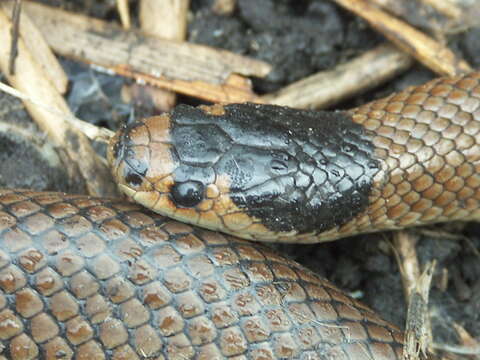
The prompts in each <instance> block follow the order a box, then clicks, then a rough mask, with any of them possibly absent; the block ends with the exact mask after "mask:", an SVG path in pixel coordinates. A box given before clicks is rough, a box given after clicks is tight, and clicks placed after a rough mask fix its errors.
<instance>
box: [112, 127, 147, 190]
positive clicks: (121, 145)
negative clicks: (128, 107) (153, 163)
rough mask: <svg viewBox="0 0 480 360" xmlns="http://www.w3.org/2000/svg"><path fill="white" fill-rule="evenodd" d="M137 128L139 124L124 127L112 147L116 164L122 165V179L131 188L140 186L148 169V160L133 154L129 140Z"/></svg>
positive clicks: (133, 150) (132, 146) (133, 145)
mask: <svg viewBox="0 0 480 360" xmlns="http://www.w3.org/2000/svg"><path fill="white" fill-rule="evenodd" d="M139 126H142V124H141V123H139V122H134V123H132V124H130V125H127V126H125V127H124V128H123V129H122V130H121V133H120V136H119V138H118V141H117V142H116V143H115V144H114V146H113V157H114V158H115V159H116V163H117V164H119V163H120V162H123V163H124V165H123V178H124V179H125V182H126V183H127V184H128V185H129V186H131V187H139V186H141V185H142V183H143V181H144V177H145V175H146V173H147V171H148V168H149V159H144V158H142V157H140V156H139V155H138V154H136V153H135V148H136V146H135V144H133V143H132V140H131V138H130V132H131V131H132V130H133V129H135V128H136V127H139ZM138 148H140V146H139V147H138Z"/></svg>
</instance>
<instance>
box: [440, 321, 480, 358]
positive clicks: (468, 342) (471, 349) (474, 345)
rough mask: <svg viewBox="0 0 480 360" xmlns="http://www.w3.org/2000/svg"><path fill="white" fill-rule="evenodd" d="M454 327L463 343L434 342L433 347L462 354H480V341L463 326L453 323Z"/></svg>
mask: <svg viewBox="0 0 480 360" xmlns="http://www.w3.org/2000/svg"><path fill="white" fill-rule="evenodd" d="M453 328H454V329H455V331H456V332H457V334H458V337H459V339H460V342H461V344H462V345H449V344H439V343H433V348H434V349H438V350H444V351H448V352H450V353H453V354H460V355H480V343H479V341H478V340H476V339H475V338H473V337H472V336H471V335H470V334H469V333H468V331H467V330H465V328H464V327H463V326H461V325H460V324H457V323H455V322H454V323H453Z"/></svg>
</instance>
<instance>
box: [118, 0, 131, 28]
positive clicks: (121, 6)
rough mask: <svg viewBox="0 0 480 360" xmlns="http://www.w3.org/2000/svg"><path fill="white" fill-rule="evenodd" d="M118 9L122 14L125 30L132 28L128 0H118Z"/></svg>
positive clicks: (121, 18) (121, 19)
mask: <svg viewBox="0 0 480 360" xmlns="http://www.w3.org/2000/svg"><path fill="white" fill-rule="evenodd" d="M117 11H118V14H119V15H120V21H121V22H122V27H123V28H124V29H125V30H128V29H130V26H131V21H130V10H129V6H128V0H117Z"/></svg>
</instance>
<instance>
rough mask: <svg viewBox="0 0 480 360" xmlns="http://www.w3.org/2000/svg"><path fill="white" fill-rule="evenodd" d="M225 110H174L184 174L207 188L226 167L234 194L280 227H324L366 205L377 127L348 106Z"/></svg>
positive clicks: (375, 167) (274, 228)
mask: <svg viewBox="0 0 480 360" xmlns="http://www.w3.org/2000/svg"><path fill="white" fill-rule="evenodd" d="M224 109H225V115H219V116H216V115H208V114H206V113H205V112H204V111H202V110H201V109H198V108H192V107H189V106H178V107H176V108H175V110H174V111H173V112H172V115H171V120H172V123H171V135H172V143H173V145H174V148H175V150H174V151H173V152H175V157H176V158H177V160H178V161H179V163H180V164H182V165H181V167H182V170H181V173H179V174H178V175H179V177H180V178H179V179H178V181H188V180H193V181H201V182H202V183H203V184H204V186H205V187H206V186H207V185H208V184H209V183H210V182H212V181H214V178H215V176H219V175H222V174H227V176H228V177H229V178H230V180H231V182H232V183H231V189H230V197H231V199H232V201H233V202H234V203H235V204H236V205H237V206H238V207H239V208H240V209H243V210H244V211H245V212H246V213H248V214H249V215H250V216H254V217H256V218H259V219H261V221H262V223H263V224H264V225H265V226H266V227H268V228H269V229H270V230H272V231H275V232H287V231H292V230H296V231H298V232H299V233H309V232H313V231H315V232H317V233H320V232H323V231H326V230H329V229H331V228H333V227H335V226H339V225H343V224H345V223H346V222H348V221H349V220H351V219H352V218H354V217H355V216H356V215H358V214H360V213H361V212H362V211H364V210H365V209H366V208H367V207H368V205H369V195H370V193H371V188H372V184H373V177H374V176H375V174H376V173H377V172H378V171H379V168H380V163H379V161H378V160H377V159H376V158H375V157H374V146H373V144H372V142H371V138H372V136H371V134H369V133H367V131H366V130H365V129H364V128H363V127H362V126H361V125H359V124H356V123H354V122H353V121H352V120H351V117H350V115H349V114H348V113H346V112H322V111H308V110H296V109H291V108H286V107H280V106H273V105H256V104H232V105H227V106H225V107H224ZM187 139H188V140H187ZM186 145H188V146H186ZM173 152H172V156H173V155H174V154H173ZM207 173H208V176H206V177H205V178H203V179H202V178H201V177H202V176H204V175H206V174H207ZM186 174H187V175H188V174H191V177H192V178H188V176H187V175H186ZM202 174H203V175H202ZM176 176H177V174H176V172H175V174H174V177H176Z"/></svg>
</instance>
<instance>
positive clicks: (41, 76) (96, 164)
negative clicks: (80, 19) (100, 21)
mask: <svg viewBox="0 0 480 360" xmlns="http://www.w3.org/2000/svg"><path fill="white" fill-rule="evenodd" d="M11 26H12V23H11V22H10V19H9V18H8V16H7V15H6V14H5V12H4V11H3V10H2V9H0V50H1V53H2V54H4V55H3V56H0V70H1V71H2V72H3V74H5V75H6V77H7V79H8V81H9V82H10V84H12V85H13V86H14V87H15V88H16V89H18V90H20V91H21V92H22V93H24V94H25V95H27V96H29V97H31V98H34V99H42V102H43V103H44V105H45V106H46V107H48V108H51V109H53V110H54V112H57V113H61V114H67V115H69V116H72V114H71V113H70V110H69V108H68V105H67V103H66V102H65V100H64V98H63V97H62V96H61V95H60V94H59V92H58V91H57V89H56V88H55V87H54V86H53V83H52V81H51V80H50V79H49V77H48V74H45V73H44V72H43V69H42V66H41V65H39V64H38V63H37V61H36V59H37V58H38V57H39V56H40V57H41V55H37V51H38V48H34V49H31V48H29V47H28V46H27V43H28V42H24V40H23V35H21V36H20V37H19V39H18V57H17V59H16V63H15V67H16V71H15V74H13V75H12V74H9V73H8V64H9V61H8V59H9V51H10V43H11V41H12V37H11V33H10V31H9V29H10V28H11ZM25 107H26V109H27V110H28V112H29V113H30V115H31V116H32V118H33V119H34V120H35V121H36V122H37V124H38V125H39V126H40V128H41V129H42V130H43V131H45V132H46V133H47V134H48V135H49V137H50V139H51V140H52V142H53V143H54V145H55V146H57V147H58V148H60V149H64V151H59V155H63V156H64V164H65V165H66V166H67V172H68V174H69V176H70V177H71V178H73V177H75V178H78V177H79V175H78V174H79V173H80V174H81V177H82V178H83V180H84V181H85V187H86V190H87V192H88V193H89V194H92V195H99V196H113V195H116V194H117V192H116V186H115V184H114V183H113V182H112V180H111V176H109V173H110V172H109V170H108V168H107V166H106V164H105V163H104V162H103V161H102V159H101V158H100V157H99V156H98V155H97V154H96V153H95V151H94V150H93V148H92V147H91V145H90V142H89V141H88V139H87V138H86V137H85V136H84V135H83V134H82V133H81V132H80V131H78V130H77V129H76V128H73V127H71V126H70V125H69V124H68V123H67V122H66V121H65V120H64V117H63V116H58V115H55V114H53V113H52V112H50V111H46V110H44V108H41V107H38V106H36V105H34V104H32V103H31V102H28V101H27V102H25Z"/></svg>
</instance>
